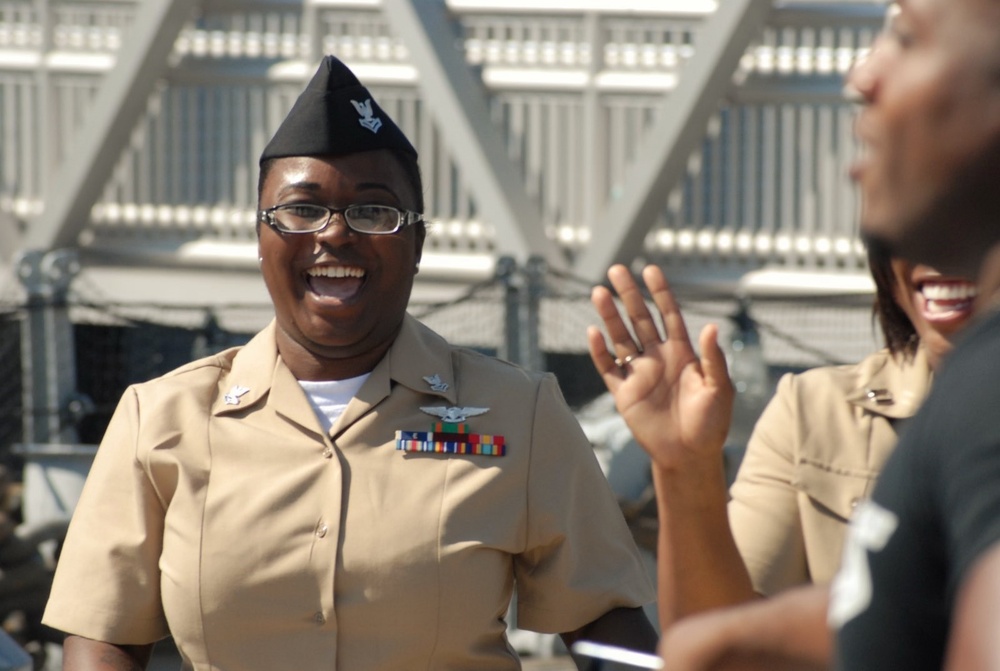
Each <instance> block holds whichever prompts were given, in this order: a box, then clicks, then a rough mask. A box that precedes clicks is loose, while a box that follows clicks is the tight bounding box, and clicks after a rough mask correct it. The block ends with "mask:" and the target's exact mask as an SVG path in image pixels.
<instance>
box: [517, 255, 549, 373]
mask: <svg viewBox="0 0 1000 671" xmlns="http://www.w3.org/2000/svg"><path fill="white" fill-rule="evenodd" d="M547 271H548V264H547V263H546V262H545V259H544V258H542V257H541V256H532V257H530V258H529V259H528V263H527V265H526V266H525V269H524V272H525V275H527V278H528V282H527V284H528V287H527V291H525V292H524V300H523V306H522V308H523V313H522V319H523V321H524V328H523V329H522V330H521V337H522V341H521V343H522V344H521V352H522V354H523V358H524V360H523V361H522V362H521V363H522V365H524V366H526V367H527V368H531V369H533V370H544V369H545V356H544V354H542V345H541V337H540V334H541V332H542V320H541V311H542V296H543V295H544V294H545V274H546V272H547Z"/></svg>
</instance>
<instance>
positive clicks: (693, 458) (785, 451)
mask: <svg viewBox="0 0 1000 671" xmlns="http://www.w3.org/2000/svg"><path fill="white" fill-rule="evenodd" d="M869 265H870V267H871V270H872V274H873V277H874V279H875V283H876V290H877V295H876V305H875V314H876V315H877V316H878V318H879V322H880V325H881V326H882V330H883V332H884V334H885V336H886V344H887V347H886V349H884V350H882V351H880V352H877V353H875V354H873V355H871V356H869V357H867V358H866V359H865V360H864V361H862V362H861V363H859V364H856V365H853V366H834V367H825V368H817V369H814V370H810V371H807V372H805V373H803V374H800V375H788V376H785V377H784V378H783V379H782V380H781V382H780V383H779V385H778V390H777V393H776V394H775V397H774V398H773V399H772V400H771V402H770V403H769V404H768V406H767V408H766V409H765V410H764V413H763V415H762V416H761V418H760V420H759V422H758V424H757V426H756V427H755V430H754V432H753V435H752V436H751V438H750V441H749V444H748V447H747V451H746V455H745V457H744V460H743V463H742V464H741V467H740V471H739V473H738V475H737V478H736V481H735V483H734V485H733V487H732V490H731V497H729V496H727V492H726V489H725V480H724V476H723V472H722V469H721V464H720V456H721V449H722V444H723V442H724V440H725V437H726V434H727V432H728V428H729V421H730V416H731V415H730V413H731V409H732V394H733V391H732V386H731V384H730V381H729V378H728V375H727V373H726V364H725V357H724V355H723V353H722V351H721V349H720V348H719V346H718V343H717V330H716V328H715V327H714V326H709V327H707V328H706V329H705V330H704V331H703V332H702V334H701V338H700V349H701V358H700V359H699V358H698V357H697V356H696V355H695V353H694V350H693V348H692V347H691V343H690V339H689V338H688V335H687V331H686V328H685V326H684V321H683V318H682V317H681V315H680V311H679V310H678V309H677V306H676V303H675V302H674V299H673V296H672V295H671V294H670V291H669V288H668V287H667V285H666V282H665V280H664V278H663V275H662V273H661V272H660V271H659V269H657V268H652V267H650V268H647V269H646V271H645V272H644V273H643V276H644V279H645V282H646V285H647V287H648V288H649V290H650V293H651V294H652V296H653V299H654V301H655V302H656V304H657V306H658V308H659V311H660V312H661V315H662V317H663V320H664V322H665V324H666V330H667V338H666V340H663V339H661V337H660V335H659V333H658V331H657V330H656V326H655V322H654V321H653V318H652V315H651V314H650V313H649V311H648V309H647V307H646V304H645V301H644V300H643V298H642V296H641V294H640V292H639V289H638V286H637V284H636V283H635V281H634V280H633V279H632V277H631V275H630V274H629V273H628V271H627V269H625V268H623V267H620V266H619V267H615V268H612V269H611V270H610V271H609V274H608V275H609V278H610V280H611V283H612V285H613V287H614V289H615V290H616V291H617V292H618V294H619V296H620V297H621V299H622V301H623V303H624V305H625V309H626V311H627V314H628V318H629V320H630V321H631V325H632V327H633V328H634V332H635V333H636V335H637V341H636V340H633V338H632V336H631V335H629V332H628V330H627V329H626V327H625V322H624V320H623V319H622V317H621V316H620V315H619V313H618V311H617V308H616V307H615V305H614V303H613V301H612V298H611V294H610V292H609V291H607V290H606V289H604V288H600V287H599V288H597V289H595V291H594V304H595V306H596V307H597V309H598V312H599V313H600V314H601V316H602V318H603V319H604V321H605V325H606V327H607V329H608V334H609V336H610V339H611V342H612V347H613V348H614V354H612V353H611V352H610V351H609V350H608V349H607V346H606V345H605V342H604V338H603V336H602V335H601V334H600V333H599V332H597V331H596V330H592V331H591V333H590V345H591V353H592V355H593V358H594V362H595V365H596V366H597V368H598V370H599V371H600V372H601V373H602V376H603V378H604V380H605V382H606V383H607V385H608V388H609V390H610V391H611V392H612V393H613V394H614V395H615V400H616V405H617V407H618V409H619V412H621V414H622V415H623V417H624V418H625V420H626V422H627V423H628V424H629V427H630V428H631V429H632V431H633V433H634V434H635V435H636V439H637V440H638V442H639V443H640V444H641V445H642V446H643V447H644V448H645V449H646V450H647V451H648V452H650V454H651V456H652V458H653V462H654V468H653V472H654V482H655V484H656V486H657V496H658V511H659V519H660V524H661V530H660V535H659V538H660V540H659V558H658V559H659V568H658V571H659V579H660V585H659V592H660V603H659V607H660V618H661V623H662V624H663V625H664V626H665V627H666V626H668V625H669V624H670V623H672V622H674V621H676V620H677V619H678V618H680V617H683V616H685V615H688V614H691V613H695V612H700V611H703V610H706V609H708V608H714V607H718V606H724V605H730V604H735V603H740V602H742V601H746V600H749V599H751V598H753V597H754V596H755V595H758V594H771V593H774V592H776V591H779V590H781V589H784V588H787V587H790V586H793V585H798V584H802V583H806V582H826V581H829V580H830V579H831V578H832V577H833V574H834V573H835V571H836V569H837V567H838V566H839V562H840V553H841V547H842V544H843V540H844V535H845V533H846V531H847V521H848V518H849V517H850V515H851V511H852V509H853V507H854V505H855V503H856V502H857V501H858V500H859V499H860V498H862V497H864V496H867V495H868V493H869V492H870V490H871V487H872V485H873V484H874V480H875V478H876V477H877V475H878V473H879V470H880V469H881V467H882V465H883V464H884V462H885V459H886V458H887V457H888V455H889V453H890V452H891V450H892V448H893V446H894V445H895V442H896V435H897V432H898V430H899V426H900V422H902V421H904V420H905V419H906V418H908V417H910V416H911V415H912V414H913V413H914V412H915V411H916V409H917V407H918V406H919V404H920V402H921V401H922V400H923V398H924V396H925V394H926V393H927V390H928V387H929V385H930V380H931V372H932V370H933V368H934V366H935V365H937V363H938V362H939V361H940V359H941V357H943V356H944V355H945V354H946V353H947V351H948V350H949V349H950V347H951V345H950V339H951V338H952V337H953V336H954V335H955V333H956V332H957V331H958V330H959V329H960V328H961V327H962V326H963V325H964V324H965V323H966V322H967V320H968V319H969V318H970V316H971V307H972V300H973V298H974V297H975V287H974V285H972V284H971V283H969V282H967V281H965V280H961V279H958V278H949V277H942V276H940V275H939V274H938V273H936V272H934V271H933V270H931V269H930V268H927V267H923V266H916V267H914V266H912V265H911V264H909V263H906V262H903V261H900V260H895V259H890V258H889V257H888V256H887V255H886V254H885V253H884V252H882V251H880V250H878V249H871V250H869ZM616 357H617V358H616ZM626 359H628V361H627V363H626ZM620 364H624V365H620ZM727 500H728V503H727Z"/></svg>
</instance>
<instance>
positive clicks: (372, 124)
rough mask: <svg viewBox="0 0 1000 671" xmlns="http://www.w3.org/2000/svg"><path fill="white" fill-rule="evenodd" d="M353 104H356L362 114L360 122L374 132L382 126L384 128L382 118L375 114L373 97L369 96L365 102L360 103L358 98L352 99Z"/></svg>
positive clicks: (355, 106) (355, 107)
mask: <svg viewBox="0 0 1000 671" xmlns="http://www.w3.org/2000/svg"><path fill="white" fill-rule="evenodd" d="M351 104H352V105H354V109H356V110H357V111H358V114H359V115H360V116H361V118H360V119H358V123H359V124H361V125H362V126H364V127H365V128H367V129H368V130H370V131H371V132H373V133H377V132H378V131H379V129H380V128H382V120H381V119H379V118H378V117H377V116H375V115H374V113H373V112H372V99H371V98H367V99H366V100H365V101H364V102H363V103H359V102H358V101H357V100H352V101H351Z"/></svg>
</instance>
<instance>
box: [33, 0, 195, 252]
mask: <svg viewBox="0 0 1000 671" xmlns="http://www.w3.org/2000/svg"><path fill="white" fill-rule="evenodd" d="M195 1H196V0H143V1H142V2H139V3H136V7H137V9H136V16H135V21H134V23H133V24H132V26H131V27H130V28H129V31H128V34H127V37H126V39H125V40H124V42H123V44H122V47H121V49H120V50H119V52H118V56H117V59H116V62H115V66H114V68H112V69H111V71H110V72H108V74H107V75H105V77H104V79H103V80H102V82H101V86H100V88H99V89H98V91H97V95H95V96H94V99H93V106H92V108H91V109H90V111H89V113H88V116H87V118H86V121H85V123H84V125H83V126H82V127H81V128H80V129H79V131H78V132H77V135H76V139H75V141H74V143H73V146H72V147H71V148H70V149H69V150H68V151H67V152H66V154H65V156H66V158H65V159H64V162H63V164H62V165H61V166H60V168H59V169H58V171H57V172H56V174H55V175H53V176H52V177H51V179H50V180H49V181H48V184H46V187H45V189H44V193H43V202H44V203H45V211H44V212H43V213H42V214H41V215H39V217H38V218H37V219H36V220H34V221H33V222H31V225H30V226H29V229H28V234H27V236H26V238H25V247H26V248H27V249H36V250H47V249H53V248H57V247H74V246H76V242H77V237H78V236H79V234H80V231H81V230H82V229H83V228H84V227H85V226H86V225H87V224H88V223H89V221H90V211H91V209H92V208H93V206H94V203H96V202H97V199H98V198H99V197H100V194H101V190H102V189H103V188H104V185H105V184H106V183H107V180H108V176H109V175H110V173H111V170H112V169H113V167H114V164H115V162H116V161H117V160H118V158H119V156H121V153H122V151H123V150H124V148H125V146H126V144H127V143H128V141H129V136H130V134H131V131H132V128H134V127H135V124H136V122H137V121H138V119H139V117H140V116H141V115H142V114H143V112H144V111H145V109H146V104H147V101H148V99H149V95H150V94H151V93H152V91H153V89H154V87H155V86H156V82H157V80H158V79H159V78H160V76H161V75H162V74H163V73H164V72H165V71H166V69H167V57H168V56H169V55H170V52H171V51H172V49H173V46H174V42H175V41H176V40H177V36H178V34H179V33H180V30H181V28H182V27H183V26H184V23H185V22H186V21H187V20H188V18H189V17H190V16H191V13H192V10H193V8H194V5H195Z"/></svg>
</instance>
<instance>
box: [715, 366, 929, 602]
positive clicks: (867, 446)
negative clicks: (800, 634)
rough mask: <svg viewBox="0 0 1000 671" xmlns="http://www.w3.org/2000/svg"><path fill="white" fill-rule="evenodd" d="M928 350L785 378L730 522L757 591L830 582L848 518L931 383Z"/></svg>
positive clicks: (764, 419) (743, 469)
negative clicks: (906, 358)
mask: <svg viewBox="0 0 1000 671" xmlns="http://www.w3.org/2000/svg"><path fill="white" fill-rule="evenodd" d="M930 382H931V371H930V366H929V365H928V363H927V357H926V355H925V353H924V352H923V350H919V351H918V353H917V355H916V356H915V357H914V358H913V360H911V361H906V362H902V361H901V360H900V359H897V358H894V357H893V356H892V355H890V354H889V352H888V351H887V350H883V351H880V352H877V353H875V354H872V355H871V356H869V357H867V358H866V359H864V360H863V361H862V362H861V363H859V364H856V365H850V366H828V367H822V368H816V369H813V370H809V371H806V372H804V373H801V374H798V375H786V376H784V377H783V378H782V379H781V381H780V382H779V383H778V389H777V392H776V393H775V396H774V398H773V399H772V400H771V402H770V403H769V404H768V406H767V408H765V409H764V412H763V414H762V415H761V417H760V420H759V421H758V422H757V425H756V427H755V428H754V432H753V435H751V437H750V441H749V443H748V445H747V450H746V455H745V456H744V458H743V463H742V464H741V466H740V470H739V473H738V474H737V477H736V481H735V482H734V484H733V486H732V489H731V494H732V499H731V501H730V503H729V517H730V525H731V527H732V531H733V535H734V536H735V538H736V544H737V546H738V547H739V550H740V554H741V555H742V556H743V561H744V562H745V563H746V565H747V568H748V570H749V571H750V576H751V579H752V581H753V584H754V587H755V589H756V590H757V591H758V592H759V593H761V594H773V593H775V592H777V591H780V590H782V589H785V588H787V587H790V586H793V585H798V584H802V583H806V582H819V583H825V582H829V581H830V580H831V579H832V578H833V576H834V574H835V573H836V571H837V569H838V567H839V566H840V559H841V551H842V547H843V541H844V535H845V534H846V532H847V522H848V519H849V518H850V516H851V513H852V512H853V510H854V507H855V506H856V505H857V503H858V501H860V500H861V499H862V498H865V497H867V496H869V495H870V494H871V491H872V486H873V485H874V483H875V479H876V477H877V476H878V474H879V472H880V471H881V469H882V466H883V464H884V463H885V460H886V459H887V458H888V457H889V454H890V452H891V451H892V449H893V448H894V447H895V445H896V434H897V431H898V429H899V426H898V422H899V421H900V420H903V419H906V418H909V417H911V416H912V415H913V414H914V413H915V412H916V410H917V408H918V407H919V405H920V403H921V402H922V401H923V399H924V397H925V396H926V394H927V392H928V391H929V389H930Z"/></svg>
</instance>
